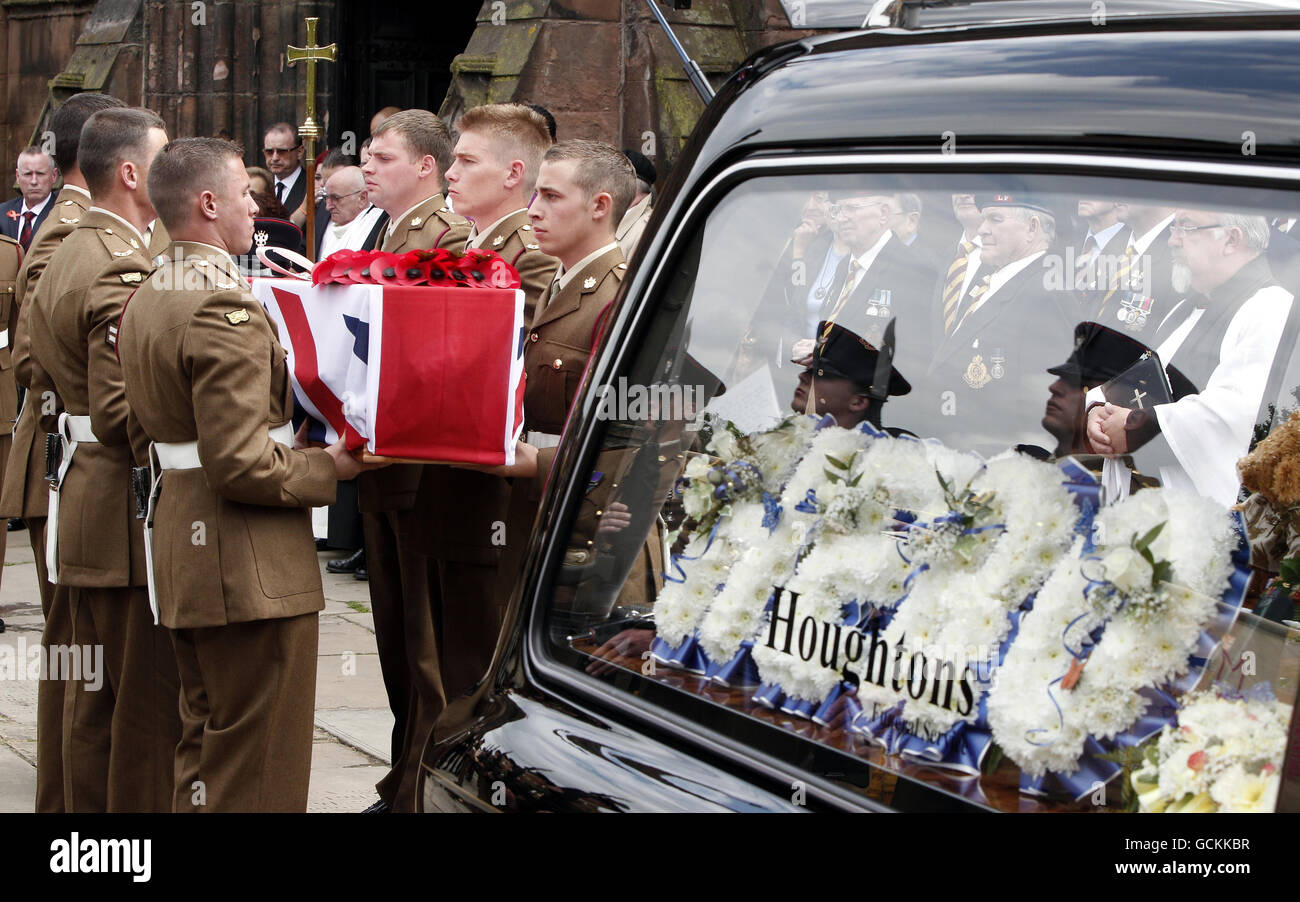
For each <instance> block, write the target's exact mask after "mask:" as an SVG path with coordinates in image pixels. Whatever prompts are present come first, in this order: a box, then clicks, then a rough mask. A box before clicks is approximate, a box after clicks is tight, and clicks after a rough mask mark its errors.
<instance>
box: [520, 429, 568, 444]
mask: <svg viewBox="0 0 1300 902" xmlns="http://www.w3.org/2000/svg"><path fill="white" fill-rule="evenodd" d="M524 441H526V442H528V444H530V445H532V446H533V447H534V448H554V447H555V446H556V445H558V444H559V443H560V437H559V436H558V435H556V434H555V433H553V432H529V433H528V435H527V436H525V437H524Z"/></svg>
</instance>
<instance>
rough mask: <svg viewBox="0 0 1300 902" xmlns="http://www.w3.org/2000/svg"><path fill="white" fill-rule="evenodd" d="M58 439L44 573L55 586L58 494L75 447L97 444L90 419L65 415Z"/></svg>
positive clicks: (60, 420)
mask: <svg viewBox="0 0 1300 902" xmlns="http://www.w3.org/2000/svg"><path fill="white" fill-rule="evenodd" d="M59 435H60V436H61V437H62V438H63V455H62V457H61V458H60V459H59V470H58V476H57V478H56V479H55V481H54V484H53V485H51V486H50V510H49V515H48V518H47V519H46V521H45V524H46V525H45V573H46V579H47V580H48V581H49V582H52V583H55V584H57V583H58V581H59V492H60V490H61V489H62V488H63V480H64V479H66V478H67V475H68V470H69V469H70V468H71V467H72V457H73V455H74V454H76V452H77V445H79V444H81V443H83V442H85V443H86V444H98V443H99V439H97V438H95V432H94V430H93V429H91V427H90V417H88V416H73V415H72V414H70V413H68V412H67V411H64V412H63V413H61V414H59Z"/></svg>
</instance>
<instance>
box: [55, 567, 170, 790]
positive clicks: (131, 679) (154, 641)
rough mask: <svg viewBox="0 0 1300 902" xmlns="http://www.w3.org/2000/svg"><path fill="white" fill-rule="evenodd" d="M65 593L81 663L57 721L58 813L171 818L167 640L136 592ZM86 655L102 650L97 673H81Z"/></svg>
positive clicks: (79, 590)
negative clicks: (61, 805) (62, 808)
mask: <svg viewBox="0 0 1300 902" xmlns="http://www.w3.org/2000/svg"><path fill="white" fill-rule="evenodd" d="M64 591H65V593H66V596H67V599H68V608H69V613H70V618H71V621H72V643H73V644H74V645H75V646H79V647H80V648H81V650H82V661H83V664H82V674H81V676H82V678H81V679H73V680H70V681H69V682H68V684H67V694H66V702H65V709H64V718H63V778H64V798H65V800H66V805H67V810H68V811H69V812H76V813H78V814H82V813H86V812H103V811H111V812H118V811H128V812H165V811H170V810H171V807H172V788H173V779H172V760H173V758H174V757H175V754H176V744H177V742H179V741H180V736H181V722H180V681H179V678H178V676H177V673H176V658H175V655H174V653H173V651H172V643H171V637H170V636H169V635H168V633H167V630H166V629H164V628H163V627H160V626H155V625H154V622H153V613H152V612H151V611H150V610H149V596H148V593H147V591H146V590H145V588H144V587H143V586H119V587H114V588H83V587H80V586H70V587H67V588H66V589H65V590H64ZM92 648H93V649H102V654H103V657H102V665H103V666H102V672H100V673H98V674H89V673H86V671H85V663H84V662H85V661H86V655H85V652H86V650H87V649H92ZM87 677H91V678H93V679H94V682H91V683H88V681H87Z"/></svg>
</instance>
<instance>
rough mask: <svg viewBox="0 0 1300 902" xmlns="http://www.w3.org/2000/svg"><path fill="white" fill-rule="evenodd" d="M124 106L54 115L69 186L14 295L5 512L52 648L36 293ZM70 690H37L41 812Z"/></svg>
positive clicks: (67, 634)
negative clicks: (19, 390)
mask: <svg viewBox="0 0 1300 902" xmlns="http://www.w3.org/2000/svg"><path fill="white" fill-rule="evenodd" d="M124 106H126V104H124V103H123V102H122V101H120V100H118V99H117V98H116V97H110V96H108V95H107V94H77V95H75V96H74V97H70V98H69V99H68V100H66V101H65V102H64V104H63V106H61V107H59V109H58V110H57V111H56V112H55V113H54V115H53V116H52V117H51V118H50V131H51V132H53V133H54V142H55V143H54V161H55V164H56V165H57V166H58V168H59V172H61V173H62V174H63V190H62V191H60V192H59V196H58V197H57V198H56V199H55V202H54V209H53V210H52V211H51V212H50V215H49V216H47V217H46V218H45V223H44V225H42V226H41V228H40V230H39V231H37V233H36V235H35V237H34V238H33V239H32V243H31V246H30V247H29V248H28V249H27V255H26V256H25V257H24V258H23V268H22V271H21V272H20V273H19V274H18V284H17V286H15V289H14V300H15V301H16V302H17V304H18V310H17V312H16V315H15V316H11V317H10V322H11V323H14V324H16V325H12V326H11V328H12V329H13V336H12V340H11V347H12V348H13V366H14V378H15V379H16V380H17V382H18V384H19V385H21V386H23V388H25V389H26V390H27V394H26V397H25V399H24V401H23V407H22V411H21V412H20V413H19V415H18V422H17V423H16V424H15V425H14V430H13V447H12V448H11V449H10V451H9V461H8V465H7V467H6V468H5V474H4V492H3V494H2V495H0V515H3V516H6V517H21V518H22V520H23V522H24V523H26V524H27V530H28V535H29V536H30V538H31V543H32V552H33V553H34V554H35V557H36V577H37V578H36V581H37V585H38V587H39V590H40V593H41V610H42V612H43V613H44V614H45V629H44V631H43V632H42V634H41V645H42V646H44V647H46V648H49V647H51V646H68V645H71V644H72V618H71V617H70V616H69V614H68V593H67V590H66V589H64V588H60V587H58V586H55V585H53V584H51V583H50V582H49V581H48V579H47V574H46V572H45V516H46V512H47V505H48V502H49V486H48V484H47V483H46V482H45V436H46V434H47V433H50V432H54V431H55V430H56V429H57V428H58V419H57V418H58V414H59V411H60V410H61V409H62V407H61V405H60V403H59V400H58V396H57V395H56V394H55V392H54V386H53V384H52V383H51V382H50V379H49V376H48V375H46V372H45V370H44V369H42V368H41V366H40V364H39V363H38V362H37V361H36V360H33V359H32V355H31V339H30V337H29V335H28V328H27V325H28V320H29V319H30V316H31V313H30V311H31V306H32V305H31V300H32V296H33V294H34V292H35V291H36V286H37V285H38V284H39V282H40V278H41V275H42V274H43V273H44V272H45V267H46V265H47V264H48V263H49V261H50V257H51V256H53V254H54V251H55V250H57V249H58V247H59V245H60V244H62V243H63V239H64V238H66V237H67V236H68V235H69V234H71V232H72V230H73V229H75V228H76V227H77V224H78V223H79V222H80V221H81V217H82V216H84V215H85V213H86V210H88V209H89V208H90V192H89V191H87V190H86V182H85V179H84V178H82V175H81V170H80V169H79V168H78V167H77V148H78V145H79V144H80V141H81V127H82V126H83V125H85V123H86V120H87V119H89V118H90V117H91V116H92V115H94V114H95V113H97V112H98V111H100V110H104V109H110V108H112V107H124ZM47 660H48V658H47ZM64 688H65V680H64V679H63V678H62V675H61V674H46V675H45V677H44V678H43V679H42V680H41V682H40V686H39V687H38V689H37V697H36V810H37V811H40V812H58V811H63V810H64V798H63V697H64Z"/></svg>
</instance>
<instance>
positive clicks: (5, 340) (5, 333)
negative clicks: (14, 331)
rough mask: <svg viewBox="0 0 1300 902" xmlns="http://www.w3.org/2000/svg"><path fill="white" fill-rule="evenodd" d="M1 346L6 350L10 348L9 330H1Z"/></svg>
mask: <svg viewBox="0 0 1300 902" xmlns="http://www.w3.org/2000/svg"><path fill="white" fill-rule="evenodd" d="M0 345H3V346H5V347H6V348H7V347H9V330H8V329H0Z"/></svg>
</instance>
